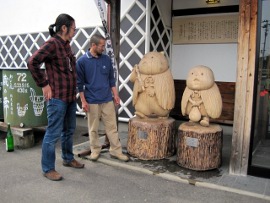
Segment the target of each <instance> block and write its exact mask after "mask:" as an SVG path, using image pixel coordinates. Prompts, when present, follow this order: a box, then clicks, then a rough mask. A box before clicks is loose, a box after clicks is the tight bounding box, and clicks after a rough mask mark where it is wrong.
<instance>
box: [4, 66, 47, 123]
mask: <svg viewBox="0 0 270 203" xmlns="http://www.w3.org/2000/svg"><path fill="white" fill-rule="evenodd" d="M2 82H3V90H2V91H3V97H2V100H3V112H4V121H5V123H10V124H11V126H20V127H37V126H44V125H47V113H46V108H45V99H44V97H43V93H42V89H41V88H39V87H38V86H37V85H36V83H35V81H34V80H33V78H32V76H31V73H30V71H29V70H27V69H4V70H3V72H2Z"/></svg>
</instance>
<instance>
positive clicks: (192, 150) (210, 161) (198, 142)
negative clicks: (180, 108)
mask: <svg viewBox="0 0 270 203" xmlns="http://www.w3.org/2000/svg"><path fill="white" fill-rule="evenodd" d="M178 133H179V134H178V145H177V146H178V147H177V160H176V162H177V164H178V165H179V166H182V167H184V168H188V169H192V170H197V171H204V170H211V169H215V168H218V167H220V166H221V159H222V135H223V131H222V128H221V127H220V126H219V125H217V124H210V126H209V127H203V126H201V125H200V124H198V123H192V122H186V123H183V124H181V125H180V126H179V129H178Z"/></svg>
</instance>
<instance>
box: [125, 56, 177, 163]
mask: <svg viewBox="0 0 270 203" xmlns="http://www.w3.org/2000/svg"><path fill="white" fill-rule="evenodd" d="M130 81H131V82H134V87H133V106H134V107H135V115H136V117H134V118H131V119H130V120H129V131H128V142H127V151H128V153H129V154H130V155H132V156H134V157H137V158H139V159H142V160H158V159H163V158H167V157H170V156H172V155H173V154H174V152H175V120H174V119H172V118H169V113H170V111H171V109H172V108H173V107H174V102H175V90H174V81H173V77H172V74H171V71H170V69H169V65H168V61H167V59H166V57H165V56H164V54H163V52H149V53H147V54H145V55H144V57H143V58H142V59H141V61H140V62H139V64H138V65H135V66H134V68H133V71H132V73H131V75H130Z"/></svg>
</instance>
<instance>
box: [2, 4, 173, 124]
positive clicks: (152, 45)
mask: <svg viewBox="0 0 270 203" xmlns="http://www.w3.org/2000/svg"><path fill="white" fill-rule="evenodd" d="M155 14H156V16H154V15H155ZM122 16H123V17H122V18H121V23H120V35H121V36H120V56H119V58H120V61H119V87H118V88H119V95H120V98H121V102H120V107H119V109H118V115H119V117H118V118H119V121H125V122H126V121H128V120H129V118H131V117H133V115H134V108H133V106H132V94H133V90H132V88H133V87H132V85H130V82H129V75H130V73H131V71H132V69H133V66H134V65H135V64H137V63H139V61H140V59H141V58H142V56H143V55H144V54H145V53H147V52H149V51H164V53H165V55H166V56H167V58H168V60H169V62H170V55H171V54H170V52H171V44H170V42H171V29H170V28H166V26H165V24H164V23H163V21H162V15H160V12H159V8H158V5H157V4H156V2H155V1H154V0H136V1H134V3H133V4H132V5H131V6H130V8H129V9H128V10H127V11H126V13H125V14H124V15H122ZM151 26H152V27H151ZM160 27H162V29H160ZM95 33H100V34H102V35H103V34H104V31H103V28H102V27H99V26H97V27H85V28H78V30H77V32H76V34H75V36H74V38H73V40H72V41H71V46H72V50H73V51H74V53H75V56H76V57H77V58H78V57H80V56H81V55H83V54H84V53H85V51H86V50H87V49H88V48H89V39H90V38H91V36H92V35H93V34H95ZM49 38H50V36H49V33H48V32H40V33H27V34H18V35H11V36H0V69H6V68H12V69H14V68H22V69H26V68H27V60H28V58H29V57H30V56H31V55H32V54H33V53H34V52H35V51H36V50H37V49H38V48H39V47H40V46H41V45H42V44H43V43H44V42H45V41H46V40H48V39H49ZM77 109H78V110H77V114H78V115H84V112H82V111H81V108H80V102H79V100H78V105H77Z"/></svg>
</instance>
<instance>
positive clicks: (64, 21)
mask: <svg viewBox="0 0 270 203" xmlns="http://www.w3.org/2000/svg"><path fill="white" fill-rule="evenodd" d="M74 21H75V20H74V18H72V17H71V16H70V15H68V14H65V13H62V14H60V15H59V16H58V17H57V18H56V21H55V24H51V25H50V26H49V32H50V35H51V36H52V37H53V36H54V35H55V34H56V33H60V34H61V32H62V30H61V27H62V26H63V25H65V26H67V28H68V33H69V28H70V26H71V25H72V23H73V22H74ZM54 27H55V30H54V29H53V28H54Z"/></svg>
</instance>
